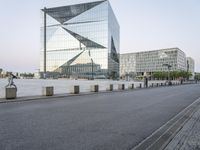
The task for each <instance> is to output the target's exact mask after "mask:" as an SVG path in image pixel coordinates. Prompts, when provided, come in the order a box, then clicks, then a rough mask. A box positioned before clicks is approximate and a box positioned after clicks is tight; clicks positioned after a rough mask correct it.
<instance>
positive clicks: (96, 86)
mask: <svg viewBox="0 0 200 150" xmlns="http://www.w3.org/2000/svg"><path fill="white" fill-rule="evenodd" d="M90 90H91V92H99V85H91V86H90Z"/></svg>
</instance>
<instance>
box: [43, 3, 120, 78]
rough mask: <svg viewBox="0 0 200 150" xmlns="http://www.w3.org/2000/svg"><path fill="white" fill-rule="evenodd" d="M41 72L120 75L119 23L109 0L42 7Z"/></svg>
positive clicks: (104, 75)
mask: <svg viewBox="0 0 200 150" xmlns="http://www.w3.org/2000/svg"><path fill="white" fill-rule="evenodd" d="M41 12H42V20H43V21H42V22H43V24H42V27H41V45H42V47H41V59H40V72H43V73H44V74H45V73H46V74H47V76H59V77H70V76H73V75H74V76H78V77H79V78H90V77H94V78H95V77H101V78H118V77H119V42H120V35H119V30H120V29H119V28H120V27H119V24H118V21H117V19H116V17H115V15H114V13H113V10H112V8H111V5H110V3H109V1H108V0H103V1H96V2H89V3H82V4H75V5H70V6H62V7H55V8H44V9H42V10H41Z"/></svg>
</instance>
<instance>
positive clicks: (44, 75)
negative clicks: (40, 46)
mask: <svg viewBox="0 0 200 150" xmlns="http://www.w3.org/2000/svg"><path fill="white" fill-rule="evenodd" d="M46 18H47V17H46V7H44V73H43V78H44V79H46V71H47V70H46V54H47V45H46V42H47V41H46V29H47V27H46V24H47V22H46Z"/></svg>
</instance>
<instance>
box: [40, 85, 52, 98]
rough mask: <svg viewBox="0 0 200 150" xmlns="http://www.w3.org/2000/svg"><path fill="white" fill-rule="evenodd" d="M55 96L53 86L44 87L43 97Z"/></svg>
mask: <svg viewBox="0 0 200 150" xmlns="http://www.w3.org/2000/svg"><path fill="white" fill-rule="evenodd" d="M53 94H54V87H53V86H47V87H42V95H43V96H53Z"/></svg>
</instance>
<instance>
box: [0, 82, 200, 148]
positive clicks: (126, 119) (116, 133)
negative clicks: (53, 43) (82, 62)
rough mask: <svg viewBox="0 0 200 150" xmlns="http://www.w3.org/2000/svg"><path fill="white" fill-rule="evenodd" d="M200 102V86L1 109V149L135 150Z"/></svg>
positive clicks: (16, 104) (18, 104) (7, 105)
mask: <svg viewBox="0 0 200 150" xmlns="http://www.w3.org/2000/svg"><path fill="white" fill-rule="evenodd" d="M199 97H200V85H199V84H193V85H183V86H173V87H162V88H153V89H144V90H136V91H124V92H113V93H101V94H94V95H86V96H73V97H65V98H53V99H48V100H36V101H24V102H13V103H2V104H0V149H1V150H129V149H131V148H133V147H134V146H135V145H137V144H138V143H140V142H141V141H142V140H143V139H145V138H146V137H148V136H149V135H151V133H153V132H154V131H155V130H156V129H158V128H159V127H161V126H162V125H163V124H165V123H166V122H167V121H168V120H170V119H171V118H173V117H174V116H175V115H176V114H178V113H179V112H180V111H181V110H183V109H184V108H185V107H187V106H188V105H189V104H191V103H192V102H194V101H195V100H196V99H197V98H199Z"/></svg>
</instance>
